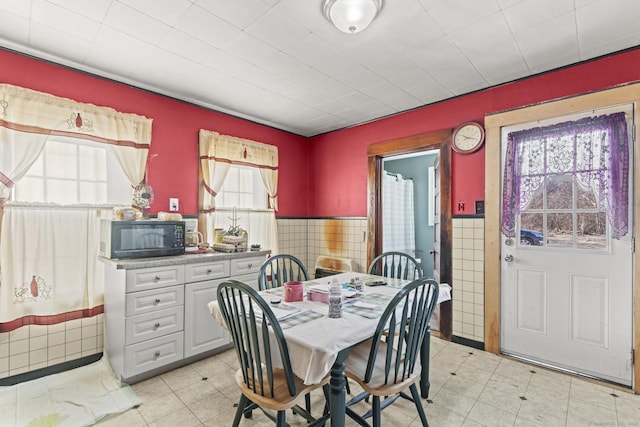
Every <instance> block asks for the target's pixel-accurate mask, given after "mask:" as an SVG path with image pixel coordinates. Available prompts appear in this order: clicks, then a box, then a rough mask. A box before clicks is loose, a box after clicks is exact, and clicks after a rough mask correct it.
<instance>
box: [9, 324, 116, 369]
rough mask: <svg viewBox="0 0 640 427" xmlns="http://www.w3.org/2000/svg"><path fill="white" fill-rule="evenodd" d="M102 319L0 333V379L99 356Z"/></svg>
mask: <svg viewBox="0 0 640 427" xmlns="http://www.w3.org/2000/svg"><path fill="white" fill-rule="evenodd" d="M103 316H104V314H99V315H97V316H94V317H90V318H86V319H76V320H70V321H68V322H64V323H58V324H56V325H48V326H47V325H28V326H23V327H21V328H18V329H16V330H14V331H11V332H4V333H0V378H6V377H10V376H13V375H18V374H22V373H25V372H29V371H34V370H36V369H40V368H45V367H47V366H52V365H57V364H59V363H62V362H66V361H69V360H75V359H79V358H81V357H85V356H91V355H93V354H96V353H101V352H102V349H103V341H104V333H103V331H104V321H103Z"/></svg>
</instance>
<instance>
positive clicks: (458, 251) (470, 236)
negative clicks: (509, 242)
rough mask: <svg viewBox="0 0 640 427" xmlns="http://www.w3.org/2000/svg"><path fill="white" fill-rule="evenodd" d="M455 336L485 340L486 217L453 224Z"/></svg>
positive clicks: (457, 221)
mask: <svg viewBox="0 0 640 427" xmlns="http://www.w3.org/2000/svg"><path fill="white" fill-rule="evenodd" d="M451 230H452V231H451V234H452V242H451V252H452V253H451V255H452V256H451V258H452V260H451V266H452V282H453V283H452V286H453V289H454V291H453V301H452V310H453V313H452V318H453V335H454V336H457V337H461V338H466V339H470V340H473V341H478V342H484V218H474V217H469V218H460V217H458V218H453V220H452V224H451Z"/></svg>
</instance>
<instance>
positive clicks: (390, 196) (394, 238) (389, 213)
mask: <svg viewBox="0 0 640 427" xmlns="http://www.w3.org/2000/svg"><path fill="white" fill-rule="evenodd" d="M382 250H383V252H388V251H399V252H404V253H407V254H409V255H411V256H415V252H416V234H415V226H414V209H413V180H412V179H410V178H409V179H405V178H403V177H402V175H400V174H390V173H388V172H385V173H384V174H383V177H382Z"/></svg>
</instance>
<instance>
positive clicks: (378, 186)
mask: <svg viewBox="0 0 640 427" xmlns="http://www.w3.org/2000/svg"><path fill="white" fill-rule="evenodd" d="M450 138H451V129H446V130H442V131H437V132H430V133H426V134H422V135H416V136H412V137H407V138H401V139H397V140H391V141H385V142H380V143H376V144H372V145H370V146H369V147H368V150H367V151H368V165H369V166H368V190H367V191H368V200H369V204H368V213H369V214H368V225H367V263H370V262H371V261H372V260H373V258H375V256H376V255H378V254H380V253H382V252H383V248H384V241H383V240H384V239H383V213H382V212H383V209H382V178H383V174H384V168H383V163H384V160H386V159H390V158H393V157H397V156H402V155H411V154H425V153H427V152H431V153H433V154H434V155H435V156H436V157H437V158H438V160H439V162H438V169H437V170H438V173H437V181H438V182H439V183H440V186H439V192H438V197H439V204H438V206H435V207H434V211H436V212H438V213H439V215H438V214H436V215H437V216H438V217H437V219H436V221H435V222H436V224H435V227H434V240H435V241H439V248H440V253H437V254H435V253H432V254H428V253H427V254H424V255H425V256H421V257H420V258H421V259H423V260H424V259H425V258H427V257H429V258H430V259H435V260H436V262H435V263H434V265H433V268H432V271H433V273H434V277H439V280H438V281H439V282H442V283H451V274H452V273H451V186H450V183H451V147H450ZM451 314H452V313H451V301H445V302H443V303H441V304H440V322H439V330H440V335H441V337H442V338H444V339H448V340H450V339H451V332H452V319H451Z"/></svg>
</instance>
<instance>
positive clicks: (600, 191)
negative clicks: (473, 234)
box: [501, 112, 629, 239]
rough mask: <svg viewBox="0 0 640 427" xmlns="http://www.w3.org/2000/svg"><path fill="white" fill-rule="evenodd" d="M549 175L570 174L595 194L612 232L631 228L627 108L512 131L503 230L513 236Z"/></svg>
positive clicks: (613, 234) (617, 235)
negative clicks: (519, 218)
mask: <svg viewBox="0 0 640 427" xmlns="http://www.w3.org/2000/svg"><path fill="white" fill-rule="evenodd" d="M550 175H568V176H572V177H573V179H574V181H575V182H576V184H578V186H580V187H581V188H582V189H583V190H587V189H589V190H590V191H592V192H593V194H594V195H595V196H596V199H597V201H598V208H599V210H600V211H601V212H606V214H607V217H608V220H609V224H610V225H611V237H613V238H615V239H619V238H620V237H621V236H624V235H625V234H627V232H628V231H629V227H628V225H629V224H628V220H629V206H628V198H629V139H628V135H627V122H626V118H625V113H623V112H619V113H613V114H610V115H601V116H597V117H586V118H583V119H580V120H576V121H571V122H563V123H558V124H555V125H551V126H545V127H537V128H532V129H525V130H522V131H517V132H510V133H509V134H508V136H507V149H506V156H505V166H504V177H503V195H502V197H503V201H502V226H501V228H502V233H503V234H504V235H505V236H506V237H515V230H516V218H517V216H518V215H519V214H520V213H521V212H522V211H524V210H525V209H526V208H527V206H528V204H529V203H530V202H531V200H532V199H533V197H534V195H535V194H536V193H537V192H538V191H539V190H540V189H541V188H542V186H543V184H544V183H545V180H546V179H547V177H548V176H550Z"/></svg>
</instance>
